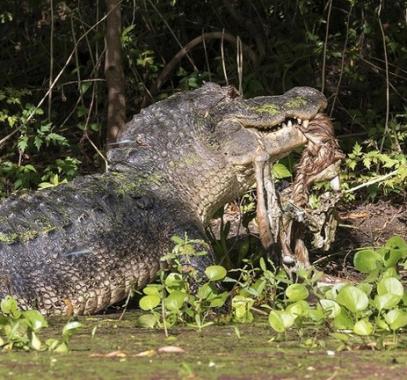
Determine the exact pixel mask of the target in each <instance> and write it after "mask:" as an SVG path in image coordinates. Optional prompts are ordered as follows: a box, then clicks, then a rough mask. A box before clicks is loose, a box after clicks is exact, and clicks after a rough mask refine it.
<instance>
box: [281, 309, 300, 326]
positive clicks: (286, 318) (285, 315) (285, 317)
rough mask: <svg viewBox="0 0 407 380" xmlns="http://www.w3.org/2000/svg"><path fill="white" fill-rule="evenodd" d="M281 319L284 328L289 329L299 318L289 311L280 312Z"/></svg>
mask: <svg viewBox="0 0 407 380" xmlns="http://www.w3.org/2000/svg"><path fill="white" fill-rule="evenodd" d="M280 318H281V320H282V321H283V324H284V327H285V328H286V329H288V328H290V327H291V326H292V325H293V324H294V322H295V320H296V318H297V316H296V315H294V314H291V313H289V312H288V311H280Z"/></svg>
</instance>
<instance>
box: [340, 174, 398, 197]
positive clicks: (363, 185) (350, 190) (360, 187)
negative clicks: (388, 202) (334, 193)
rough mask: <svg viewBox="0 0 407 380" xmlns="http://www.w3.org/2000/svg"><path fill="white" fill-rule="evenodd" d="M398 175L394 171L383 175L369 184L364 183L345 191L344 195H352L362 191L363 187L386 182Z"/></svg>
mask: <svg viewBox="0 0 407 380" xmlns="http://www.w3.org/2000/svg"><path fill="white" fill-rule="evenodd" d="M397 174H398V170H393V171H392V172H390V173H387V174H384V175H381V176H379V177H376V178H373V179H371V180H370V181H367V182H365V183H362V184H360V185H358V186H355V187H352V188H351V189H348V190H345V191H344V193H352V192H354V191H356V190H359V189H362V188H363V187H367V186H370V185H373V184H375V183H378V182H382V181H385V180H386V179H388V178H391V177H394V176H395V175H397Z"/></svg>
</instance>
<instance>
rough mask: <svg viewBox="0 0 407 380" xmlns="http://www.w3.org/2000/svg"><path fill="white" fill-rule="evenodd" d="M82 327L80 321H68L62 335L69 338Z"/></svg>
mask: <svg viewBox="0 0 407 380" xmlns="http://www.w3.org/2000/svg"><path fill="white" fill-rule="evenodd" d="M81 327H82V324H81V323H80V322H78V321H71V322H68V323H67V324H66V325H65V326H64V328H63V329H62V336H63V337H64V338H69V337H71V336H72V335H73V334H75V333H76V332H77V331H78V330H79V329H80V328H81Z"/></svg>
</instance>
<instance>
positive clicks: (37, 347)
mask: <svg viewBox="0 0 407 380" xmlns="http://www.w3.org/2000/svg"><path fill="white" fill-rule="evenodd" d="M30 344H31V347H32V348H33V349H34V350H36V351H40V350H41V348H42V344H41V341H40V339H39V338H38V337H37V335H36V334H35V332H33V333H31V342H30Z"/></svg>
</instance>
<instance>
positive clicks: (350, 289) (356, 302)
mask: <svg viewBox="0 0 407 380" xmlns="http://www.w3.org/2000/svg"><path fill="white" fill-rule="evenodd" d="M336 301H337V302H338V303H339V304H340V305H343V306H345V307H346V308H347V309H348V310H350V311H351V312H352V313H357V312H359V311H362V310H365V309H366V308H367V306H368V304H369V299H368V298H367V295H366V294H365V293H364V292H363V291H362V290H360V289H358V288H357V287H355V286H352V285H348V286H345V287H344V288H342V289H341V290H340V291H339V293H338V296H337V297H336Z"/></svg>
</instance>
